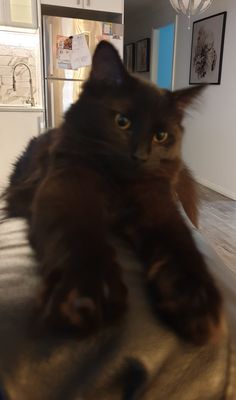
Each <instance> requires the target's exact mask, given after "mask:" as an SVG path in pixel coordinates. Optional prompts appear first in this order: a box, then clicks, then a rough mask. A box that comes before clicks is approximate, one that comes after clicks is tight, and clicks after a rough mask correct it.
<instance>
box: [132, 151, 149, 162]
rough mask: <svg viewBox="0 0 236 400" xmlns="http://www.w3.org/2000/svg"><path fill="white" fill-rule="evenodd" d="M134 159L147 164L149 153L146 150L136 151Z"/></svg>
mask: <svg viewBox="0 0 236 400" xmlns="http://www.w3.org/2000/svg"><path fill="white" fill-rule="evenodd" d="M132 157H133V158H134V159H135V160H137V161H142V162H145V161H147V159H148V153H147V152H146V151H145V150H136V151H135V152H134V153H133V154H132Z"/></svg>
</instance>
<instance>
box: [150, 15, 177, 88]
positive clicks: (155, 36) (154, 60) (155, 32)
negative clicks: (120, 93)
mask: <svg viewBox="0 0 236 400" xmlns="http://www.w3.org/2000/svg"><path fill="white" fill-rule="evenodd" d="M178 20H179V19H178V15H176V17H175V21H173V22H169V23H168V24H166V25H164V26H167V25H170V24H171V23H173V24H174V25H175V38H174V54H173V65H172V84H171V89H172V90H174V88H175V65H176V48H177V34H178ZM164 26H159V27H158V28H153V29H152V44H151V71H150V76H151V81H152V82H153V83H155V84H157V74H158V63H157V55H158V53H157V51H158V45H159V43H158V42H159V29H160V28H164Z"/></svg>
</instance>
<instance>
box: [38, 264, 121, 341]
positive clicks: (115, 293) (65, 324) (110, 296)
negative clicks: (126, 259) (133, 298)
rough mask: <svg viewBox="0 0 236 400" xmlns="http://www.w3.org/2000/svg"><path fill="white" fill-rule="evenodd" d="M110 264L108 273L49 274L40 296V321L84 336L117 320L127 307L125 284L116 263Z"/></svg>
mask: <svg viewBox="0 0 236 400" xmlns="http://www.w3.org/2000/svg"><path fill="white" fill-rule="evenodd" d="M113 267H114V268H116V272H115V271H114V273H113V274H112V266H110V268H109V273H107V274H105V273H104V272H103V274H101V275H100V274H98V276H90V277H89V276H86V278H85V275H83V274H78V271H74V274H73V273H70V276H69V277H68V275H67V276H66V274H62V275H61V276H60V275H58V276H56V277H55V275H54V276H53V279H52V276H50V275H49V276H48V277H47V279H45V280H44V285H43V290H42V291H41V293H40V297H39V312H40V316H41V320H42V321H43V323H44V324H45V323H46V325H49V326H50V327H53V328H57V329H58V328H59V329H60V330H64V331H73V332H74V333H76V334H78V335H79V336H86V335H88V334H89V333H93V332H94V331H96V330H97V329H100V328H101V327H103V326H105V325H106V324H109V323H112V322H114V321H117V320H118V319H119V318H120V317H121V316H122V315H123V314H124V313H125V311H126V308H127V288H126V286H125V285H124V283H123V282H122V280H121V277H120V275H119V273H117V270H118V268H119V267H118V266H117V265H113ZM94 275H95V274H94ZM99 275H100V276H99Z"/></svg>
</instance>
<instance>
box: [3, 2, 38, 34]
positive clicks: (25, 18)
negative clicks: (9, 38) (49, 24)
mask: <svg viewBox="0 0 236 400" xmlns="http://www.w3.org/2000/svg"><path fill="white" fill-rule="evenodd" d="M0 21H1V25H6V26H14V27H21V28H37V26H38V23H37V0H0Z"/></svg>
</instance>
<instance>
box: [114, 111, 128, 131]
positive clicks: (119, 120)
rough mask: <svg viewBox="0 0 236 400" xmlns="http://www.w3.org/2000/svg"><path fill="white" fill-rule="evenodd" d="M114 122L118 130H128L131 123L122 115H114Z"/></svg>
mask: <svg viewBox="0 0 236 400" xmlns="http://www.w3.org/2000/svg"><path fill="white" fill-rule="evenodd" d="M115 122H116V124H117V125H118V126H119V128H120V129H124V130H125V129H128V128H129V127H130V125H131V121H130V120H129V118H127V117H126V116H125V115H124V114H116V117H115Z"/></svg>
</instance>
